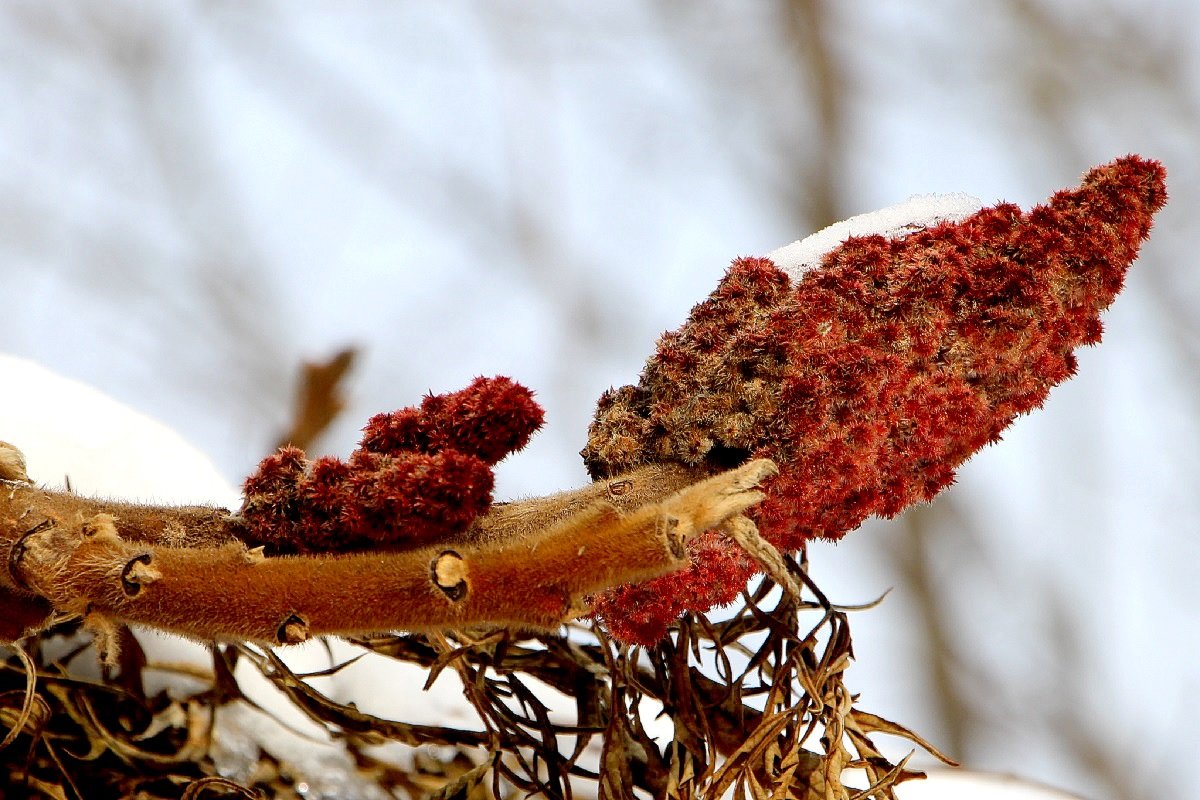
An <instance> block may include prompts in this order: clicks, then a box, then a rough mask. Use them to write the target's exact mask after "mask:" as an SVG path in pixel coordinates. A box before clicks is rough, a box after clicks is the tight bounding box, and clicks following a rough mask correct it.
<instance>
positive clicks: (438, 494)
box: [241, 377, 543, 553]
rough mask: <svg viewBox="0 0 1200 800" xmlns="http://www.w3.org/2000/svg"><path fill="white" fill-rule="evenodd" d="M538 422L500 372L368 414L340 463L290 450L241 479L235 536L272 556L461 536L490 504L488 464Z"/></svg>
mask: <svg viewBox="0 0 1200 800" xmlns="http://www.w3.org/2000/svg"><path fill="white" fill-rule="evenodd" d="M542 420H543V412H542V408H541V406H539V405H538V404H537V402H536V401H534V399H533V393H532V392H530V391H529V390H528V389H526V388H525V387H523V386H521V385H520V384H518V383H515V382H513V381H512V380H510V379H508V378H503V377H499V378H476V379H475V381H473V382H472V383H471V385H470V386H468V387H467V388H465V389H463V390H461V391H458V392H454V393H452V394H444V395H430V396H427V397H426V398H425V399H424V400H423V401H422V403H421V405H420V407H417V408H404V409H401V410H399V411H394V412H391V413H388V414H379V415H376V416H375V417H372V418H371V420H370V421H369V422H368V423H367V426H366V428H364V429H363V438H362V442H361V443H360V444H359V447H358V449H356V450H355V451H354V452H353V453H352V454H351V456H350V458H349V460H348V461H342V460H341V459H338V458H333V457H324V458H318V459H317V460H316V461H312V462H309V461H308V460H307V459H306V458H305V455H304V452H303V451H302V450H300V449H299V448H296V447H284V448H281V449H280V450H279V452H277V453H276V454H274V455H272V456H269V457H268V458H266V459H264V460H263V461H262V462H261V463H260V464H259V465H258V469H257V470H256V471H255V473H254V474H253V475H251V476H250V477H249V478H247V479H246V483H245V487H244V489H245V501H244V503H243V506H242V510H241V516H242V518H243V520H244V522H245V525H246V535H245V539H246V540H247V541H248V542H249V543H251V544H262V545H267V546H268V547H269V548H270V549H271V551H272V552H276V553H279V552H283V553H287V552H301V553H303V552H348V551H354V550H363V549H368V548H374V547H380V546H394V547H403V548H409V547H418V546H420V545H422V544H427V543H430V542H434V541H441V540H445V539H447V538H450V537H453V536H455V535H457V534H460V533H462V532H463V531H464V530H466V528H467V527H468V526H469V525H470V524H471V522H472V521H473V520H474V519H475V518H476V517H477V516H479V515H480V514H482V513H483V512H484V511H486V510H487V508H488V506H490V505H491V502H492V486H493V475H492V467H493V466H494V465H495V464H496V463H498V462H499V461H500V460H501V459H503V458H504V457H505V456H506V455H508V454H509V453H512V452H514V451H516V450H520V449H521V448H522V447H524V446H525V444H526V443H527V442H528V441H529V437H530V436H532V435H533V433H534V431H536V430H537V429H538V428H539V427H541V424H542Z"/></svg>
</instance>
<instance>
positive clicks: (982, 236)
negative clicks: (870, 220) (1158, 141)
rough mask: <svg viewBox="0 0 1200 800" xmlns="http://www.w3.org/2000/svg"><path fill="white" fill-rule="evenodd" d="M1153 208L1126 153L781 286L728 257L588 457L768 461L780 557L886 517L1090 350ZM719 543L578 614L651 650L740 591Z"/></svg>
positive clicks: (755, 264)
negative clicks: (1042, 196)
mask: <svg viewBox="0 0 1200 800" xmlns="http://www.w3.org/2000/svg"><path fill="white" fill-rule="evenodd" d="M1165 202H1166V188H1165V172H1164V170H1163V168H1162V166H1161V165H1160V164H1158V163H1157V162H1154V161H1150V160H1146V159H1142V158H1140V157H1137V156H1128V157H1125V158H1122V159H1118V160H1117V161H1114V162H1112V163H1110V164H1108V165H1105V166H1102V167H1098V168H1096V169H1094V170H1092V171H1091V172H1089V173H1088V174H1087V175H1086V176H1085V177H1084V180H1083V183H1082V185H1081V186H1080V187H1079V188H1077V189H1072V190H1064V191H1060V192H1058V193H1056V194H1055V195H1054V196H1053V197H1052V198H1051V199H1050V201H1049V203H1048V204H1046V205H1042V206H1038V207H1036V208H1034V209H1032V210H1031V211H1029V212H1028V213H1023V212H1022V211H1021V210H1020V209H1019V208H1017V207H1016V206H1013V205H1010V204H1000V205H997V206H995V207H993V208H987V209H984V210H982V211H980V212H978V213H976V214H974V215H973V216H971V217H969V218H968V219H966V220H964V221H962V222H959V223H956V224H943V225H939V226H936V227H933V228H930V229H927V230H924V231H921V232H918V233H914V234H911V235H909V236H906V237H904V238H902V239H896V240H889V239H886V238H884V237H882V236H867V237H856V238H851V239H849V240H847V241H846V242H845V243H843V244H842V245H841V246H839V247H838V248H836V249H835V250H833V251H832V252H830V253H829V254H827V256H826V257H825V258H824V259H823V261H822V264H821V266H820V267H819V268H818V269H816V270H813V271H811V272H809V273H808V274H806V275H805V276H804V277H803V279H802V280H800V281H799V282H798V283H797V284H796V285H795V286H792V285H791V284H790V282H789V279H788V278H787V276H786V275H785V274H784V273H783V272H781V271H780V270H779V269H778V268H776V267H775V265H774V264H773V263H772V262H770V261H768V260H766V259H754V258H746V259H739V260H737V261H735V262H734V263H733V266H732V267H731V268H730V270H729V272H728V273H727V274H726V276H725V277H724V279H723V280H722V281H721V284H720V285H719V286H718V288H717V289H716V291H714V292H713V294H712V295H711V296H710V297H709V298H708V299H707V300H705V301H704V302H703V303H701V304H699V305H698V306H696V307H695V308H694V309H693V311H692V314H691V316H690V318H689V320H688V322H687V323H686V324H685V325H684V326H683V327H682V328H680V329H679V330H678V331H675V332H672V333H669V334H666V335H665V336H664V337H663V338H662V340H661V341H660V342H659V347H658V352H657V353H656V354H655V355H654V356H653V357H652V358H651V359H650V361H649V362H648V363H647V366H646V369H645V371H644V373H643V375H642V379H641V381H640V382H639V384H638V385H637V386H632V387H623V388H621V389H618V390H613V391H611V392H609V393H608V394H606V395H605V397H604V398H602V399H601V402H600V405H599V408H598V409H597V414H596V421H595V422H594V424H593V426H592V429H591V430H590V431H589V442H588V446H587V447H586V448H585V449H584V451H583V455H584V458H585V461H586V463H587V464H588V466H589V469H590V470H591V471H592V473H593V475H595V476H596V477H601V476H606V475H610V474H615V473H618V472H622V471H625V470H627V469H630V468H632V467H635V466H637V465H638V464H641V463H647V462H654V461H679V462H683V463H686V464H689V465H701V466H708V467H711V468H713V469H716V468H721V467H726V466H732V465H733V464H736V463H739V462H740V461H743V460H745V459H746V458H748V457H750V456H752V455H753V456H766V457H770V458H773V459H775V460H776V461H777V462H778V463H779V465H780V475H779V476H778V477H777V478H776V479H775V480H774V481H773V482H772V483H771V484H770V486H769V488H768V493H767V499H766V500H765V501H764V503H763V504H762V505H761V506H760V507H759V508H758V509H756V510H755V514H754V516H755V518H756V520H757V522H758V523H759V527H760V529H761V531H762V532H763V534H764V535H765V536H766V537H767V538H768V539H769V540H770V541H771V542H773V543H774V544H775V545H776V546H777V547H779V548H780V549H783V550H794V549H797V548H799V547H800V546H802V545H803V544H804V543H805V542H806V541H808V540H809V539H812V538H817V537H820V538H827V539H837V538H840V537H841V536H843V535H845V533H847V532H848V531H850V530H852V529H854V528H855V527H857V526H858V525H859V524H860V523H861V522H862V521H863V520H864V519H865V518H866V517H867V516H869V515H871V514H878V515H882V516H891V515H894V514H897V513H899V512H900V511H901V510H902V509H904V508H905V507H907V506H908V505H910V504H912V503H914V502H918V501H921V500H928V499H930V498H932V497H933V496H934V495H935V494H936V493H937V492H938V491H940V490H941V489H942V488H944V487H945V486H947V485H948V484H949V483H950V482H951V481H952V480H953V478H954V470H955V469H956V468H957V467H958V465H959V464H961V463H962V462H963V461H964V460H965V459H966V458H967V457H969V456H970V455H971V454H972V453H974V452H975V451H976V450H978V449H979V448H980V447H982V446H983V445H984V444H987V443H988V442H991V441H996V440H997V439H998V438H999V436H1000V433H1001V431H1002V430H1003V429H1004V428H1005V427H1006V426H1007V425H1008V424H1009V423H1011V422H1012V420H1013V419H1014V418H1015V417H1016V416H1017V415H1018V414H1022V413H1026V412H1028V411H1030V410H1032V409H1034V408H1037V407H1039V406H1040V405H1041V403H1042V402H1043V401H1044V400H1045V398H1046V396H1047V394H1048V392H1049V390H1050V387H1052V386H1053V385H1055V384H1057V383H1059V382H1061V381H1063V380H1065V379H1066V378H1068V377H1070V376H1071V375H1072V374H1073V373H1074V371H1075V358H1074V356H1073V354H1072V350H1073V349H1074V348H1075V347H1077V346H1079V345H1083V344H1093V343H1095V342H1097V341H1099V338H1100V333H1101V330H1102V327H1101V324H1100V320H1099V316H1098V315H1099V312H1100V311H1102V310H1103V309H1104V308H1106V307H1107V306H1108V305H1109V304H1110V303H1111V302H1112V301H1113V299H1114V297H1115V295H1116V294H1117V292H1119V291H1120V289H1121V286H1122V284H1123V281H1124V276H1125V272H1126V270H1127V269H1128V267H1129V265H1130V264H1131V263H1132V261H1133V260H1134V258H1135V257H1136V256H1137V251H1138V247H1139V245H1140V243H1141V242H1142V241H1144V240H1145V239H1146V238H1147V236H1148V235H1149V232H1150V227H1151V219H1152V216H1153V214H1154V213H1155V212H1156V211H1157V210H1158V209H1159V208H1161V207H1162V205H1163V204H1164V203H1165ZM735 551H736V552H740V551H738V548H737V547H736V545H734V544H733V543H732V542H730V541H729V540H727V539H725V538H723V537H717V536H715V535H712V538H711V539H709V540H707V541H706V543H705V545H704V547H703V556H701V555H699V554H697V558H696V559H695V561H694V563H693V565H692V566H691V567H689V568H688V569H685V570H684V571H682V572H679V573H676V574H674V575H670V576H666V577H663V578H659V579H656V580H654V581H650V582H648V583H645V584H641V585H639V586H626V587H619V588H617V589H615V590H612V591H610V592H608V593H605V594H604V595H602V596H600V597H598V598H596V600H595V608H596V610H597V612H598V613H599V614H600V616H601V617H602V618H603V619H604V620H605V621H606V623H607V624H608V626H609V628H610V629H611V631H612V632H613V633H614V635H616V636H617V637H618V638H620V639H623V640H625V641H630V642H637V643H642V644H650V643H653V642H655V641H657V640H658V639H659V638H661V637H662V636H663V635H664V633H665V631H666V628H667V626H668V624H669V623H670V622H671V621H673V620H674V619H676V618H677V617H678V616H679V614H680V613H682V611H684V610H692V611H705V610H707V609H709V608H711V607H712V606H713V605H717V604H720V603H722V602H727V601H728V600H730V599H732V597H734V596H736V593H737V591H739V590H740V589H741V588H743V587H744V586H745V582H746V580H747V578H748V577H749V576H750V575H751V574H753V572H754V570H753V568H752V567H749V566H747V564H746V563H745V560H744V559H743V558H737V557H734V555H732V553H734V552H735ZM706 562H707V563H706Z"/></svg>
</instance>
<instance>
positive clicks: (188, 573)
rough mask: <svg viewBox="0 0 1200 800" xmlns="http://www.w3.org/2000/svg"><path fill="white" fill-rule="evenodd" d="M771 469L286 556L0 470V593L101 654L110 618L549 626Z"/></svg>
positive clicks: (736, 513)
mask: <svg viewBox="0 0 1200 800" xmlns="http://www.w3.org/2000/svg"><path fill="white" fill-rule="evenodd" d="M773 473H774V465H773V464H772V463H771V462H770V461H766V460H758V461H753V462H750V463H748V464H746V465H744V466H743V467H740V468H738V469H736V470H731V471H729V472H725V473H721V474H718V475H715V476H712V477H705V476H704V474H703V473H701V472H698V471H696V470H692V469H686V468H678V467H673V468H663V467H650V468H644V469H641V470H638V471H636V472H633V473H630V474H628V475H625V476H621V477H620V478H617V479H614V480H609V481H600V482H597V483H594V484H592V485H591V486H588V487H585V488H583V489H579V490H576V491H574V492H567V493H563V494H560V495H555V496H552V497H548V498H537V499H533V500H525V501H521V502H516V503H508V504H500V505H497V506H495V507H493V509H492V510H491V511H490V512H489V513H487V514H485V515H483V516H482V517H480V518H479V519H478V520H477V521H476V523H475V524H473V525H472V526H471V527H470V528H469V529H468V530H467V531H466V532H465V533H463V534H462V535H461V536H460V537H458V538H456V539H450V540H446V541H442V542H438V543H437V544H435V545H432V546H426V547H420V548H415V549H409V550H380V551H371V552H363V553H348V554H317V555H302V556H279V557H272V556H268V555H265V554H264V553H263V550H262V548H248V547H247V546H246V545H245V544H244V543H243V542H242V541H241V537H240V534H241V533H242V532H243V531H242V522H241V520H240V518H239V517H238V516H237V515H234V514H231V513H229V512H227V511H224V510H221V509H211V508H199V507H187V508H154V507H148V506H137V505H127V504H120V503H112V502H105V501H97V500H91V499H87V498H81V497H78V496H75V495H70V494H65V493H59V492H51V491H46V490H41V489H37V488H34V487H32V486H30V485H28V484H24V483H19V482H16V481H6V482H5V483H4V484H3V486H4V489H3V491H2V492H0V553H7V554H8V560H7V569H6V570H0V592H2V593H3V596H0V601H2V600H3V599H5V598H7V599H10V600H11V601H13V602H14V604H15V605H16V606H18V613H17V614H14V616H16V617H19V618H20V619H21V620H23V621H26V622H27V621H28V620H30V619H38V618H39V617H37V614H36V613H35V612H39V611H42V610H44V609H45V607H46V605H47V604H48V605H49V607H50V608H52V609H53V610H54V611H57V612H58V613H59V615H60V616H62V615H65V616H69V617H82V618H83V619H84V620H85V623H86V624H87V625H88V626H89V627H90V628H92V629H93V630H95V631H97V632H98V633H99V634H100V639H101V641H100V649H101V650H102V652H106V653H110V654H111V652H112V649H113V648H112V646H111V641H110V640H111V639H112V638H113V633H114V631H115V630H116V625H117V623H119V622H133V623H141V624H145V625H149V626H153V627H156V628H160V629H163V630H168V631H172V632H176V633H180V634H183V635H185V636H190V637H193V638H197V639H218V640H249V641H256V642H264V643H270V644H289V643H295V642H300V641H304V640H305V639H307V638H309V637H310V636H315V635H323V634H357V633H365V632H372V631H384V630H396V629H403V630H434V629H444V628H461V627H467V626H474V625H481V624H489V625H517V626H524V627H534V628H552V627H555V626H557V625H558V624H560V623H561V622H562V621H563V620H565V619H568V618H570V617H571V616H573V615H576V614H579V613H582V612H584V611H586V606H585V598H586V597H587V596H588V595H589V594H591V593H594V592H597V591H600V590H602V589H605V588H608V587H611V586H614V585H618V584H621V583H626V582H630V581H640V580H645V579H647V578H650V577H654V576H657V575H661V574H664V573H666V572H669V571H672V570H674V569H678V568H680V567H682V566H684V565H685V564H686V563H687V551H686V548H685V545H686V543H687V542H688V541H689V540H690V539H692V538H693V537H695V536H697V535H698V534H700V533H702V532H703V531H705V530H708V529H711V528H715V527H718V526H720V525H723V524H725V523H727V522H728V521H730V520H733V519H742V517H741V514H742V513H743V512H744V511H745V510H746V509H748V508H749V507H751V506H752V505H754V504H755V503H757V502H758V501H759V500H760V499H761V498H762V494H761V493H760V492H758V491H756V489H755V487H756V486H757V485H758V483H759V482H760V481H762V480H763V479H764V478H766V477H767V476H769V475H771V474H773ZM10 627H11V626H10ZM8 633H10V634H11V633H12V631H8Z"/></svg>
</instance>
